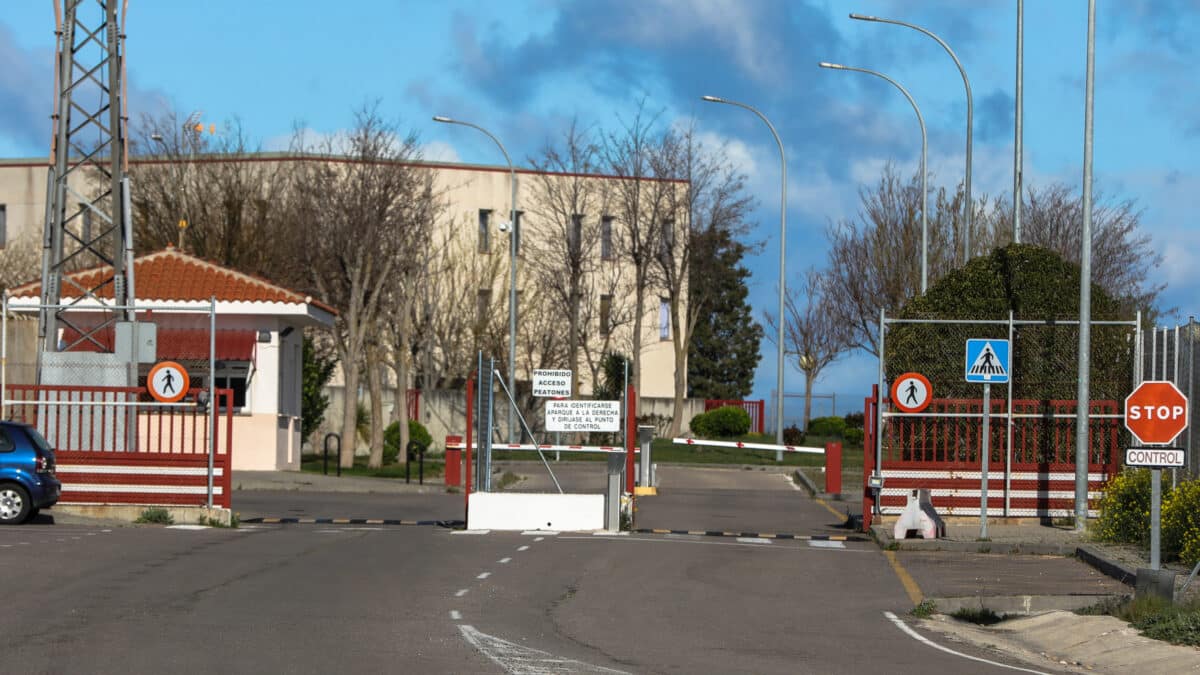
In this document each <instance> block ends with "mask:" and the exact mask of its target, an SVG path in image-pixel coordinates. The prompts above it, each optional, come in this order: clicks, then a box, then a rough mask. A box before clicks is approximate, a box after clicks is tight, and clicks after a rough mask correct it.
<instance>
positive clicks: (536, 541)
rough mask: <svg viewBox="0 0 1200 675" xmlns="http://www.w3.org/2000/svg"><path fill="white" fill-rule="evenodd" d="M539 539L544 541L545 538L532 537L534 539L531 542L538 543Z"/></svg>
mask: <svg viewBox="0 0 1200 675" xmlns="http://www.w3.org/2000/svg"><path fill="white" fill-rule="evenodd" d="M539 541H546V538H545V537H538V538H536V539H534V540H533V543H535V544H536V543H538V542H539Z"/></svg>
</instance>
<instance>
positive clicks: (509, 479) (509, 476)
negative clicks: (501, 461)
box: [492, 471, 521, 490]
mask: <svg viewBox="0 0 1200 675" xmlns="http://www.w3.org/2000/svg"><path fill="white" fill-rule="evenodd" d="M519 482H521V477H520V476H518V475H517V474H515V473H513V472H511V471H505V472H504V473H502V474H500V477H499V478H497V479H496V480H495V481H492V488H494V489H496V490H503V489H504V488H506V487H508V486H510V485H512V484H514V483H519Z"/></svg>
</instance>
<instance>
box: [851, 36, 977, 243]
mask: <svg viewBox="0 0 1200 675" xmlns="http://www.w3.org/2000/svg"><path fill="white" fill-rule="evenodd" d="M850 18H851V19H858V20H859V21H874V22H876V23H891V24H895V25H897V26H904V27H905V28H911V29H913V30H915V31H919V32H921V33H924V34H925V35H928V36H929V37H931V38H933V39H934V40H936V41H937V43H938V44H939V45H941V46H942V49H945V50H946V53H947V54H949V55H950V58H951V59H953V60H954V65H956V66H958V74H959V75H962V81H963V87H964V88H965V89H966V90H967V172H966V181H965V183H964V189H965V190H966V193H967V208H966V224H965V228H964V232H963V263H964V264H965V263H966V262H967V261H968V260H970V259H971V219H972V217H973V213H974V211H975V205H974V204H973V203H972V201H971V122H972V118H973V116H974V104H973V102H972V99H971V82H970V80H968V79H967V71H966V70H964V69H963V66H962V62H960V61H959V60H958V56H956V55H955V54H954V50H953V49H950V45H948V44H946V42H945V40H942V38H940V37H938V36H937V35H934V34H933V33H932V32H931V31H928V30H926V29H924V28H921V27H920V26H915V25H913V24H911V23H905V22H903V21H896V20H895V19H884V18H881V17H878V16H867V15H863V14H851V15H850Z"/></svg>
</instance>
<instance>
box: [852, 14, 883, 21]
mask: <svg viewBox="0 0 1200 675" xmlns="http://www.w3.org/2000/svg"><path fill="white" fill-rule="evenodd" d="M850 18H851V19H858V20H859V21H878V20H879V17H877V16H871V15H870V14H856V13H854V12H850Z"/></svg>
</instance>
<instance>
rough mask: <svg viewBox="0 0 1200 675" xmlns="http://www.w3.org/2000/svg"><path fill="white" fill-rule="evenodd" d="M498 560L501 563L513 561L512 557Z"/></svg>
mask: <svg viewBox="0 0 1200 675" xmlns="http://www.w3.org/2000/svg"><path fill="white" fill-rule="evenodd" d="M496 562H498V563H500V564H501V565H507V564H508V563H510V562H512V558H501V559H499V560H497V561H496Z"/></svg>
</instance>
